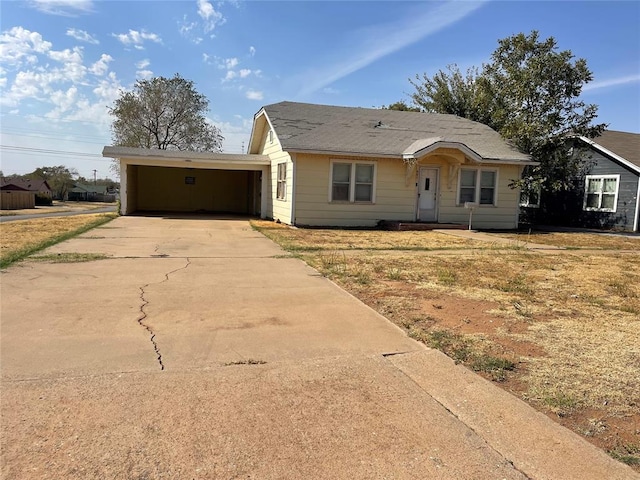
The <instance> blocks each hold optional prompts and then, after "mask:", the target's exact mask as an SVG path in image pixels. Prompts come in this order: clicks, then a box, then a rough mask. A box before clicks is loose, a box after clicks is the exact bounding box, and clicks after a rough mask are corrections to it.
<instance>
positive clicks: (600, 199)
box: [583, 175, 620, 212]
mask: <svg viewBox="0 0 640 480" xmlns="http://www.w3.org/2000/svg"><path fill="white" fill-rule="evenodd" d="M585 182H586V184H585V192H584V207H583V208H584V210H590V211H596V212H615V211H616V207H617V204H618V186H619V184H620V175H587V177H586V180H585Z"/></svg>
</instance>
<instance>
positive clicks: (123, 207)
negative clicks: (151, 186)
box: [118, 158, 127, 215]
mask: <svg viewBox="0 0 640 480" xmlns="http://www.w3.org/2000/svg"><path fill="white" fill-rule="evenodd" d="M119 160H120V212H118V213H120V215H126V214H127V162H126V161H125V160H124V159H122V158H120V159H119Z"/></svg>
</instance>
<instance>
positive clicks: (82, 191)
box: [67, 183, 115, 202]
mask: <svg viewBox="0 0 640 480" xmlns="http://www.w3.org/2000/svg"><path fill="white" fill-rule="evenodd" d="M67 197H68V199H69V201H84V202H115V193H109V189H108V188H107V186H106V185H87V184H84V183H76V184H75V185H74V187H73V188H72V189H71V190H69V193H68V194H67Z"/></svg>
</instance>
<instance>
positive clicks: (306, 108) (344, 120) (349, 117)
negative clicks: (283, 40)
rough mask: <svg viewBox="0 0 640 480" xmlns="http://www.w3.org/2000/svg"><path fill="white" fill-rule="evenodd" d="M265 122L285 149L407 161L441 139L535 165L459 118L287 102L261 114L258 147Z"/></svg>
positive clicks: (488, 157) (487, 156)
mask: <svg viewBox="0 0 640 480" xmlns="http://www.w3.org/2000/svg"><path fill="white" fill-rule="evenodd" d="M262 116H264V117H265V119H262V118H261V117H262ZM265 120H266V121H267V122H268V124H270V125H271V126H273V129H274V130H275V132H276V134H277V136H278V139H279V140H280V142H281V144H282V148H283V150H285V151H307V152H315V153H341V154H354V155H372V156H383V157H384V156H386V157H396V158H403V157H405V158H406V157H407V156H410V155H420V152H421V151H423V150H424V149H425V146H427V145H430V144H431V142H432V141H433V140H434V139H438V141H440V142H443V143H445V144H453V145H455V144H461V145H464V146H466V147H467V148H468V149H469V150H471V151H472V152H475V153H476V154H477V155H478V156H479V157H481V158H482V159H484V160H498V161H505V162H506V161H508V162H518V163H523V164H526V163H529V162H530V161H531V158H530V157H529V156H528V155H526V154H524V153H521V152H519V151H518V150H517V149H516V148H515V147H513V146H511V145H509V144H508V143H507V142H506V141H505V140H504V139H503V138H502V137H501V136H500V135H499V134H498V133H497V132H496V131H495V130H492V129H491V128H489V127H488V126H486V125H483V124H481V123H478V122H473V121H471V120H467V119H464V118H461V117H458V116H456V115H444V114H435V113H418V112H403V111H396V110H385V109H371V108H359V107H336V106H329V105H314V104H308V103H296V102H281V103H276V104H272V105H266V106H265V107H263V109H262V110H261V111H260V112H258V114H256V117H255V119H254V132H253V134H254V135H252V139H251V141H252V145H253V142H254V137H255V133H256V130H257V131H259V130H261V129H263V128H264V123H262V122H264V121H265ZM258 122H260V123H258ZM413 147H415V151H410V150H411V149H412V148H413Z"/></svg>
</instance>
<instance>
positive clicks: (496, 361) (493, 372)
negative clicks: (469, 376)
mask: <svg viewBox="0 0 640 480" xmlns="http://www.w3.org/2000/svg"><path fill="white" fill-rule="evenodd" d="M469 366H470V367H471V369H472V370H473V371H474V372H484V373H487V374H489V375H490V376H491V379H492V380H493V381H495V382H503V381H504V380H506V378H507V372H511V371H513V370H515V368H516V364H515V363H514V362H512V361H511V360H508V359H506V358H502V357H494V356H492V355H474V356H473V358H472V359H471V361H470V362H469Z"/></svg>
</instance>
